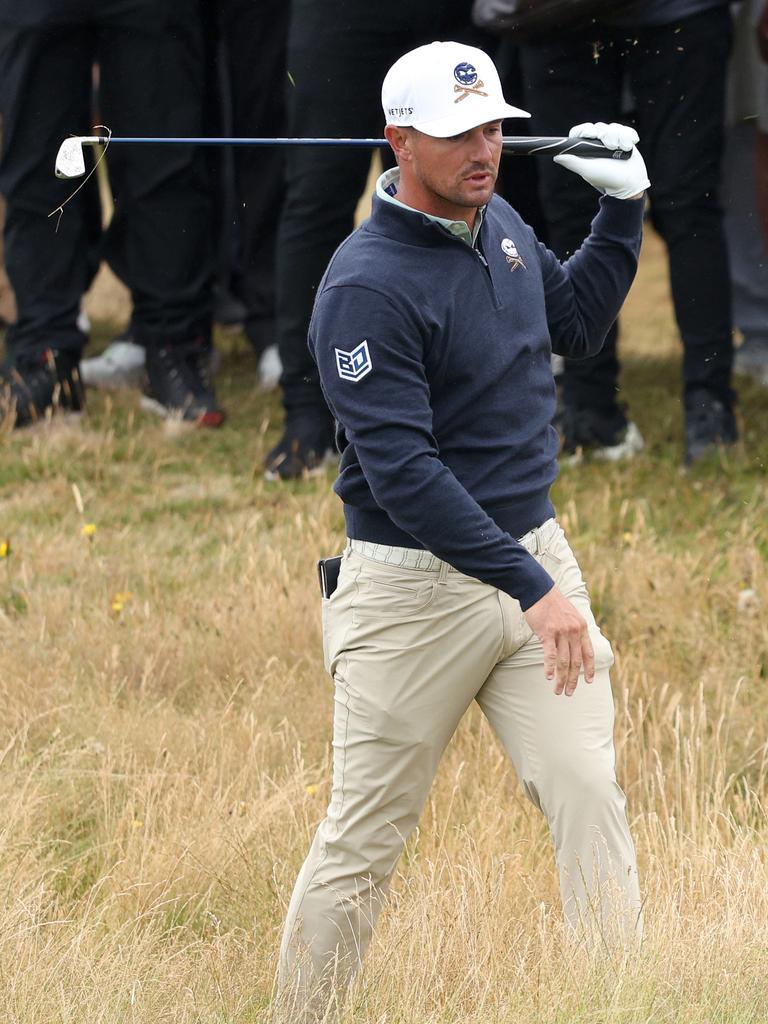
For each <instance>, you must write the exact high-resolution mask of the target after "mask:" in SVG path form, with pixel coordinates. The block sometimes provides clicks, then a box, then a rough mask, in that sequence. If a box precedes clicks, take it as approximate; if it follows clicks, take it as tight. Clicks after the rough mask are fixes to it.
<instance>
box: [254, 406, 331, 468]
mask: <svg viewBox="0 0 768 1024" xmlns="http://www.w3.org/2000/svg"><path fill="white" fill-rule="evenodd" d="M334 455H335V446H334V437H333V421H332V420H331V419H329V418H328V417H327V416H325V417H322V418H321V417H319V416H306V415H305V416H297V417H294V418H292V419H289V420H288V422H287V423H286V425H285V430H284V432H283V436H282V437H281V438H280V440H279V441H278V443H277V444H276V445H275V447H274V448H273V449H272V451H271V452H270V453H269V455H267V463H266V470H265V472H264V476H265V478H266V479H267V480H297V479H299V478H300V477H302V476H306V475H309V476H312V475H314V474H317V473H321V472H322V471H323V467H324V466H325V465H326V464H327V463H328V462H329V461H331V460H332V459H333V458H334Z"/></svg>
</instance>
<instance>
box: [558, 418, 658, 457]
mask: <svg viewBox="0 0 768 1024" xmlns="http://www.w3.org/2000/svg"><path fill="white" fill-rule="evenodd" d="M562 424H563V454H564V455H566V456H570V459H569V461H571V462H577V461H579V459H580V458H581V456H582V455H583V454H587V453H588V454H589V455H590V456H591V457H592V458H593V459H602V460H603V461H606V462H618V461H619V460H621V459H631V458H632V457H633V456H635V455H637V453H638V452H640V451H642V450H643V448H644V447H645V442H644V441H643V437H642V434H641V433H640V431H639V430H638V428H637V426H636V424H634V423H633V422H632V421H631V420H628V419H627V417H626V415H625V413H624V410H623V409H622V408H621V406H619V405H615V406H614V407H613V408H612V409H590V408H587V407H581V408H578V407H574V406H569V405H566V406H565V408H564V409H563V418H562Z"/></svg>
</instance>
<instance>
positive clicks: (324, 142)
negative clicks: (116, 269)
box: [80, 135, 631, 160]
mask: <svg viewBox="0 0 768 1024" xmlns="http://www.w3.org/2000/svg"><path fill="white" fill-rule="evenodd" d="M80 141H81V142H82V144H83V145H84V146H94V147H95V146H105V145H107V143H108V144H109V145H110V146H119V145H155V146H161V145H162V146H342V147H344V148H355V149H379V148H382V147H384V146H388V145H389V143H388V142H387V140H386V139H279V138H272V139H249V138H207V137H196V138H194V137H188V138H174V137H165V138H149V137H146V136H120V135H113V136H111V137H110V136H107V135H86V136H82V137H81V140H80ZM502 145H503V147H504V151H505V152H506V153H511V154H513V155H516V156H557V155H558V154H560V153H571V154H572V155H573V156H581V157H588V158H589V157H594V158H597V157H603V158H605V157H609V158H613V159H614V160H627V159H628V158H629V156H630V154H631V150H624V149H608V148H607V147H606V146H604V145H603V144H602V143H601V142H598V141H594V142H593V141H590V140H587V139H569V138H562V137H547V136H530V135H520V136H515V135H508V136H504V138H503V139H502Z"/></svg>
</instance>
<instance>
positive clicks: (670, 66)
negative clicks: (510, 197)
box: [521, 6, 733, 409]
mask: <svg viewBox="0 0 768 1024" xmlns="http://www.w3.org/2000/svg"><path fill="white" fill-rule="evenodd" d="M730 41H731V19H730V14H729V12H728V8H727V7H725V6H723V7H716V8H711V9H710V10H708V11H705V12H703V13H701V14H698V15H694V16H692V17H690V18H687V19H683V20H682V21H680V22H675V23H673V24H669V25H664V26H661V27H655V28H638V29H631V30H630V29H618V28H613V27H610V28H609V27H603V26H600V25H598V26H597V27H594V28H592V29H590V30H589V31H587V32H571V33H568V34H565V33H564V34H563V35H562V37H561V38H557V39H554V38H552V37H547V38H546V39H542V40H541V41H537V42H535V43H534V42H531V43H528V44H526V45H525V46H524V47H523V48H522V54H521V59H522V69H523V78H524V81H525V85H526V93H527V95H526V103H527V109H528V110H530V111H531V112H532V114H533V118H532V124H531V128H532V130H533V131H534V132H535V133H537V134H541V135H567V133H568V130H569V128H571V127H572V126H573V125H575V124H579V123H581V122H584V121H622V120H623V119H625V118H626V106H625V105H623V104H622V98H623V97H624V98H626V97H627V92H626V90H627V88H628V89H629V93H630V97H631V99H632V100H633V103H634V112H635V117H634V119H635V124H636V127H637V130H638V132H639V134H640V147H639V148H640V151H641V152H642V154H643V157H644V159H645V162H646V165H647V167H648V176H649V177H650V179H651V189H650V192H649V197H650V205H651V218H652V222H653V225H654V227H655V228H656V229H657V231H658V232H659V234H660V235H661V237H662V238H663V239H664V242H665V243H666V246H667V249H668V255H669V274H670V285H671V290H672V299H673V303H674V309H675V317H676V319H677V324H678V327H679V330H680V334H681V337H682V341H683V346H684V356H683V378H684V386H685V390H686V392H690V391H691V390H693V389H696V388H701V387H704V388H707V389H710V390H711V391H713V392H715V393H716V394H718V395H719V396H720V397H722V398H723V399H725V400H726V401H728V402H730V399H731V392H730V378H731V363H732V358H733V346H732V340H731V295H730V276H729V270H728V259H727V251H726V245H725V237H724V234H723V222H722V212H721V208H720V204H719V199H718V189H719V186H720V167H721V154H722V146H723V117H724V94H725V76H726V68H727V62H728V55H729V51H730ZM539 181H540V188H541V194H542V205H543V208H544V212H545V216H546V218H547V222H548V225H549V243H550V246H551V247H552V249H553V250H554V252H556V253H557V255H558V256H559V257H561V258H564V257H567V256H568V255H569V254H570V253H572V252H573V251H574V250H575V249H577V248H578V247H579V245H580V244H581V242H582V241H583V239H584V237H585V236H586V235H587V234H588V232H589V225H590V221H591V219H592V217H593V216H594V214H595V211H596V207H597V202H596V193H595V191H594V189H592V188H591V187H590V186H589V185H587V184H586V183H585V182H583V181H582V179H581V178H579V177H578V176H577V175H574V174H572V173H570V172H568V171H566V170H564V169H563V168H561V167H558V165H557V164H554V163H551V162H548V161H541V162H540V164H539ZM616 339H617V328H616V327H614V328H613V329H612V331H611V333H610V335H609V337H608V339H607V340H606V343H605V346H604V347H603V350H602V351H601V352H600V353H599V354H598V355H597V356H595V357H594V358H592V359H585V360H566V368H565V380H564V398H565V401H566V403H567V404H569V405H573V406H582V407H584V406H586V407H589V408H595V409H599V408H601V407H602V408H608V407H610V406H612V405H613V403H614V402H615V396H616V390H617V377H618V370H619V366H618V359H617V355H616Z"/></svg>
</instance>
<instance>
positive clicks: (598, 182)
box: [554, 121, 651, 199]
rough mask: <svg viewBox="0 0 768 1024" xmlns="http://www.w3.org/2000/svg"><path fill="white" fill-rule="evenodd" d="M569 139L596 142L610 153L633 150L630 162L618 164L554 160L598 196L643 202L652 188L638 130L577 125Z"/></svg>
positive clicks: (576, 158)
mask: <svg viewBox="0 0 768 1024" xmlns="http://www.w3.org/2000/svg"><path fill="white" fill-rule="evenodd" d="M568 138H569V139H596V140H597V141H599V142H602V143H603V145H604V146H607V147H608V149H624V150H631V151H632V155H631V156H630V157H629V159H628V160H614V159H613V157H610V156H609V157H605V159H603V158H602V157H594V158H585V157H582V156H573V155H572V154H570V153H563V155H562V156H556V157H555V158H554V160H555V163H556V164H560V165H561V166H562V167H565V168H567V169H568V170H569V171H575V173H576V174H580V175H581V177H582V178H583V179H584V181H587V182H589V184H590V185H592V186H593V187H594V188H596V189H597V191H598V192H602V193H603V194H604V195H606V196H613V197H614V199H639V198H640V197H641V196H642V194H643V192H644V191H645V189H647V188H648V187H649V185H650V184H651V183H650V181H649V180H648V172H647V171H646V169H645V161H644V160H643V158H642V156H641V155H640V151H639V150H638V149H637V148H636V143H637V142H638V141H639V136H638V134H637V132H636V131H635V129H634V128H629V127H627V125H624V124H605V123H604V122H603V121H598V122H597V124H592V123H587V124H577V125H576V127H575V128H571V130H570V131H569V132H568Z"/></svg>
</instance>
